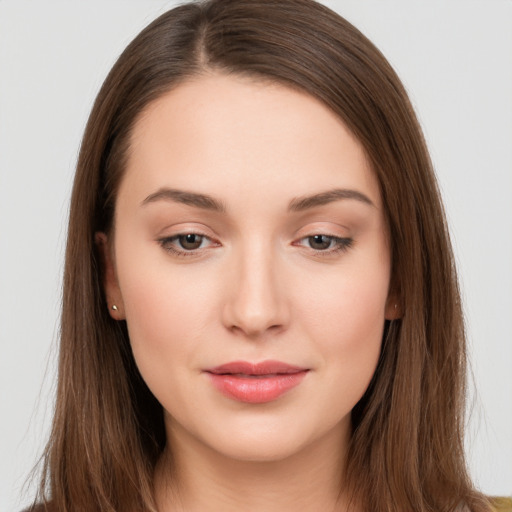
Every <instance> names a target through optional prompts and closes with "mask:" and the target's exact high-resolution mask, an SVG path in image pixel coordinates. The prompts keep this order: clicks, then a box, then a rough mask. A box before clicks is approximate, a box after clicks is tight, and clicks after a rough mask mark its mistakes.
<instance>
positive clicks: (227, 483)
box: [155, 429, 356, 512]
mask: <svg viewBox="0 0 512 512" xmlns="http://www.w3.org/2000/svg"><path fill="white" fill-rule="evenodd" d="M336 434H337V435H338V436H339V434H340V432H339V431H336V432H334V433H330V434H329V435H327V436H326V437H325V438H322V439H319V440H317V441H315V443H314V444H312V445H309V446H307V447H305V448H304V449H302V450H301V451H300V452H298V453H294V454H293V455H290V456H289V457H286V458H284V459H281V460H271V461H247V460H236V459H233V458H230V457H225V456H223V455H222V454H219V453H218V452H216V451H214V450H213V449H211V448H210V447H208V446H206V445H204V444H203V443H201V441H199V440H197V439H195V438H192V437H189V436H188V434H186V433H184V432H182V431H180V430H179V429H176V430H175V431H173V435H172V437H171V442H169V443H168V444H169V445H170V446H171V449H170V450H168V451H166V453H165V454H164V455H163V456H162V458H161V460H160V461H159V464H158V466H157V470H156V474H155V490H156V500H157V505H158V510H159V511H160V512H167V511H171V510H172V511H179V512H196V511H197V512H199V511H201V512H206V511H218V510H222V511H223V512H234V511H237V512H238V511H240V510H250V511H251V512H263V511H264V512H277V511H279V512H283V511H288V510H300V511H301V512H310V511H311V512H313V511H314V512H318V510H325V511H333V512H334V511H336V512H346V511H347V512H348V511H349V510H350V512H355V511H356V508H353V507H351V508H350V509H349V507H348V499H347V496H346V495H345V493H344V492H343V490H342V489H343V487H342V484H343V473H344V472H343V468H344V465H345V449H344V448H345V447H346V446H347V444H348V432H345V441H346V442H343V440H340V439H339V437H338V438H337V439H329V438H328V437H330V436H333V435H336ZM183 436H187V437H189V438H188V439H186V440H185V439H183ZM178 438H179V442H177V441H178ZM340 441H341V442H340ZM333 446H336V447H338V449H335V450H333ZM171 452H172V454H171Z"/></svg>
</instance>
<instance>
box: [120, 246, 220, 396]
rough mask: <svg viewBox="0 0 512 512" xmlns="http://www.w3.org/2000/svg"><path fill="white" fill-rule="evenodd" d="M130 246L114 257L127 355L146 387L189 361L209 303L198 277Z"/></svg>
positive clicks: (204, 284) (176, 372)
mask: <svg viewBox="0 0 512 512" xmlns="http://www.w3.org/2000/svg"><path fill="white" fill-rule="evenodd" d="M132 249H133V250H132V251H131V252H130V249H129V248H128V250H125V251H124V252H123V253H121V251H119V254H120V255H122V254H130V258H124V259H123V257H122V256H121V258H119V260H118V276H119V281H120V283H121V293H122V296H123V304H124V310H125V314H126V321H127V326H128V331H129V336H130V343H131V346H132V350H133V354H134V357H135V360H136V362H137V366H138V367H139V370H140V372H141V374H142V375H143V377H144V378H145V380H146V382H147V383H148V385H150V387H151V381H155V382H157V381H158V380H163V381H166V380H168V379H169V378H171V375H179V372H180V371H181V369H183V368H186V367H190V365H191V364H193V361H194V360H195V359H194V358H195V356H196V354H197V352H198V350H199V346H200V340H201V339H202V338H204V332H205V330H206V325H207V323H208V319H209V318H210V317H211V315H212V313H213V310H214V308H215V303H214V296H213V295H212V294H211V293H210V290H211V289H212V286H211V283H209V282H208V281H207V280H205V279H204V276H201V275H198V274H197V273H196V274H195V275H194V276H189V274H190V273H187V271H186V270H185V269H184V268H181V267H180V266H179V265H174V266H173V265H169V262H168V261H166V255H164V257H163V258H162V261H160V260H159V258H155V257H154V256H153V257H152V258H150V257H148V256H147V255H146V254H144V251H140V252H137V251H136V249H135V248H132ZM134 268H136V269H137V271H136V272H134V271H133V269H134Z"/></svg>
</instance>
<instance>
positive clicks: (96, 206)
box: [41, 0, 489, 512]
mask: <svg viewBox="0 0 512 512" xmlns="http://www.w3.org/2000/svg"><path fill="white" fill-rule="evenodd" d="M212 71H216V72H220V73H226V74H235V75H240V74H242V75H247V76H250V77H255V78H258V79H264V80H269V81H273V82H277V83H280V84H284V85H286V86H289V87H292V88H295V89H298V90H301V91H305V92H306V93H308V94H310V95H312V96H314V97H316V98H318V99H319V100H320V101H322V102H323V103H324V104H325V105H327V106H328V107H329V108H330V109H332V111H333V112H334V113H335V114H336V115H337V116H339V118H340V119H342V120H343V122H344V123H345V124H346V126H347V127H348V128H349V129H350V130H351V131H352V133H353V134H354V135H355V136H356V137H357V139H358V140H359V141H360V142H361V144H362V145H363V146H364V148H365V150H366V153H367V156H368V158H369V160H370V161H371V164H372V167H373V171H374V172H375V175H376V176H377V178H378V181H379V184H380V190H381V194H382V200H383V204H384V208H385V215H386V218H387V222H388V225H389V232H390V241H391V257H392V281H391V282H392V287H393V290H394V292H396V293H397V296H398V297H399V304H400V309H401V311H402V312H403V317H402V318H401V319H400V320H397V321H392V322H390V323H388V324H387V325H386V328H385V336H384V339H383V344H382V352H381V357H380V361H379V364H378V368H377V371H376V373H375V375H374V378H373V380H372V382H371V384H370V386H369V388H368V390H367V392H366V393H365V395H364V397H363V398H362V399H361V401H360V402H359V403H358V404H357V406H356V407H355V409H354V410H353V413H352V420H353V433H352V437H351V441H350V446H349V452H348V461H347V464H348V466H347V472H346V475H347V478H348V482H347V485H348V486H349V489H350V490H351V491H352V493H353V496H354V498H355V499H357V500H358V501H359V500H360V501H361V503H363V505H364V506H365V510H369V511H370V510H371V511H372V512H380V511H382V512H389V511H404V510H414V511H416V512H427V511H451V510H455V509H457V508H458V507H459V506H467V507H468V509H469V510H472V511H473V512H480V511H484V510H489V508H488V502H487V500H486V499H485V498H484V497H483V496H481V495H480V494H478V493H477V492H475V491H474V489H473V487H472V485H471V483H470V479H469V477H468V474H467V470H466V465H465V460H464V446H463V425H464V421H465V418H464V400H465V378H466V349H465V339H464V325H463V317H462V312H461V304H460V298H459V289H458V284H457V277H456V272H455V268H454V263H453V256H452V250H451V245H450V241H449V236H448V231H447V227H446V222H445V216H444V212H443V207H442V204H441V200H440V195H439V190H438V187H437V184H436V180H435V176H434V173H433V171H432V165H431V162H430V158H429V155H428V152H427V149H426V146H425V142H424V139H423V136H422V133H421V129H420V127H419V125H418V122H417V120H416V117H415V114H414V112H413V109H412V107H411V104H410V102H409V99H408V97H407V94H406V92H405V90H404V88H403V86H402V84H401V82H400V80H399V79H398V77H397V76H396V74H395V72H394V71H393V69H392V68H391V66H390V65H389V64H388V62H387V61H386V59H385V58H384V57H383V55H382V54H381V53H380V52H379V50H377V49H376V48H375V46H374V45H373V44H372V43H371V42H370V41H369V40H368V39H367V38H366V37H365V36H364V35H362V34H361V33H360V32H359V31H358V30H357V29H356V28H354V27H353V26H352V25H351V24H350V23H348V22H347V21H346V20H344V19H343V18H341V17H340V16H338V15H337V14H335V13H334V12H332V11H331V10H329V9H328V8H326V7H324V6H322V5H320V4H318V3H315V2H314V1H312V0H209V1H205V2H196V3H189V4H185V5H182V6H179V7H177V8H175V9H172V10H171V11H169V12H167V13H165V14H163V15H162V16H160V17H159V18H158V19H156V20H155V21H154V22H152V23H151V24H150V25H149V26H148V27H147V28H146V29H144V30H143V31H142V32H141V33H140V34H139V35H138V36H137V37H136V38H135V40H134V41H133V42H132V43H131V44H130V45H129V46H128V47H127V48H126V50H125V51H124V52H123V54H122V55H121V56H120V58H119V59H118V61H117V62H116V64H115V65H114V67H113V69H112V70H111V72H110V74H109V75H108V77H107V78H106V80H105V82H104V84H103V87H102V88H101V91H100V92H99V94H98V97H97V99H96V102H95V104H94V107H93V109H92V112H91V115H90V118H89V121H88V124H87V128H86V131H85V134H84V138H83V141H82V145H81V150H80V155H79V160H78V165H77V170H76V177H75V182H74V188H73V194H72V199H71V210H70V219H69V229H68V242H67V249H66V263H65V274H64V292H63V311H62V325H61V333H60V359H59V375H58V389H57V401H56V409H55V417H54V422H53V428H52V432H51V438H50V440H49V443H48V445H47V448H46V452H45V456H44V461H43V462H44V466H43V477H42V483H41V492H42V493H43V496H44V494H45V491H47V495H46V497H45V500H46V501H45V502H47V503H50V502H51V507H55V510H57V511H59V512H93V511H94V512H98V511H102V512H113V511H118V512H120V511H122V512H126V511H132V510H144V511H155V504H154V499H153V488H152V479H153V472H154V468H155V464H156V462H157V460H158V458H159V456H160V454H161V453H162V451H163V449H164V446H165V442H166V440H165V431H164V426H163V414H162V408H161V406H160V404H159V403H158V402H157V401H156V399H155V398H154V396H153V395H152V394H151V392H150V391H149V390H148V388H147V387H146V385H145V383H144V381H143V380H142V378H141V376H140V374H139V372H138V370H137V367H136V365H135V362H134V359H133V356H132V353H131V349H130V344H129V339H128V335H127V330H126V326H125V324H124V323H122V322H121V323H119V322H115V321H114V320H112V319H111V318H110V316H109V314H108V311H107V310H108V308H107V304H106V301H105V296H104V293H103V286H102V279H103V277H102V275H101V261H100V256H99V254H98V252H97V249H96V247H95V242H94V234H95V232H97V231H105V232H107V233H108V232H109V231H110V230H111V229H112V224H113V211H114V205H115V200H116V194H117V191H118V188H119V184H120V181H121V178H122V175H123V171H124V168H125V163H126V158H127V150H128V148H129V144H130V134H131V130H132V129H133V126H134V123H135V122H136V120H137V119H138V116H139V115H140V113H141V112H142V110H143V109H144V108H146V107H147V106H148V104H149V103H151V102H152V101H154V100H155V99H156V98H158V97H160V96H161V95H162V94H164V93H165V92H167V91H169V90H171V89H173V88H175V87H177V86H178V85H179V84H180V83H182V82H184V81H186V80H187V79H189V78H191V77H195V76H199V75H201V74H203V73H205V72H212ZM340 485H341V483H340ZM49 510H50V508H49ZM52 510H53V508H52Z"/></svg>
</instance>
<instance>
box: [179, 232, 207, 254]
mask: <svg viewBox="0 0 512 512" xmlns="http://www.w3.org/2000/svg"><path fill="white" fill-rule="evenodd" d="M204 239H205V237H204V236H203V235H197V234H196V233H187V234H186V235H178V236H177V242H178V243H179V244H180V247H182V248H183V249H185V250H187V251H193V250H194V249H199V247H201V245H202V244H203V241H204Z"/></svg>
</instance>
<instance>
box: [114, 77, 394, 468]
mask: <svg viewBox="0 0 512 512" xmlns="http://www.w3.org/2000/svg"><path fill="white" fill-rule="evenodd" d="M113 233H114V234H113V236H114V240H113V242H114V243H113V244H112V251H111V253H108V254H107V273H106V275H107V279H106V291H107V298H108V300H109V302H110V304H112V303H114V304H116V306H117V308H118V309H117V311H111V314H112V316H113V317H114V318H116V319H126V322H127V325H128V331H129V335H130V341H131V345H132V348H133V354H134V357H135V360H136V362H137V365H138V368H139V370H140V372H141V374H142V376H143V378H144V379H145V381H146V383H147V385H148V386H149V388H150V389H151V391H152V392H153V393H154V395H155V396H156V398H157V399H158V400H159V402H160V403H161V404H162V406H163V409H164V415H165V422H166V429H167V434H168V437H169V440H170V444H171V446H172V445H173V444H178V445H180V443H185V444H186V443H199V444H200V445H201V446H203V447H207V448H208V449H211V450H213V452H214V453H218V454H222V455H224V456H228V457H232V458H235V459H243V460H277V459H282V458H284V457H286V456H288V455H291V454H294V453H297V452H299V451H300V450H303V449H305V448H307V447H309V446H312V445H313V444H314V443H318V442H320V441H322V442H324V441H325V442H327V443H338V444H339V442H340V439H347V436H348V435H349V431H350V412H351V410H352V408H353V407H354V405H355V404H356V403H357V402H358V400H359V399H360V398H361V396H362V395H363V393H364V392H365V390H366V388H367V386H368V384H369V382H370V379H371V377H372V375H373V373H374V371H375V367H376V364H377V360H378V357H379V352H380V348H381V340H382V335H383V327H384V320H385V318H391V317H392V316H393V311H394V309H393V308H394V303H393V301H392V299H391V298H388V290H389V282H390V253H389V244H388V240H387V230H386V224H385V220H384V215H383V209H382V203H381V198H380V193H379V187H378V183H377V180H376V178H375V176H374V174H373V172H372V170H371V168H370V166H369V164H368V161H367V159H366V158H365V154H364V152H363V149H362V147H361V145H360V144H359V142H358V141H357V140H356V139H355V138H354V137H353V136H352V135H351V134H350V132H349V131H348V130H347V129H346V127H345V126H344V124H343V123H342V122H341V121H340V120H339V118H338V117H337V116H335V115H334V114H333V113H332V112H331V111H330V110H329V109H327V108H326V107H325V106H324V105H323V104H321V103H320V102H319V101H317V100H316V99H314V98H312V97H311V96H308V95H306V94H304V93H300V92H296V91H294V90H292V89H289V88H286V87H284V86H281V85H269V84H268V83H261V82H256V81H251V80H249V79H247V78H240V77H233V76H229V77H227V76H223V75H208V76H203V77H198V78H196V79H195V80H192V81H189V82H187V83H184V84H182V85H180V86H178V87H177V88H176V89H174V90H173V91H171V92H169V93H167V94H165V95H164V96H163V97H161V98H160V99H158V100H157V101H155V102H153V103H152V104H151V105H150V106H149V108H147V110H146V111H145V112H144V114H143V115H141V116H140V118H139V120H138V122H137V123H136V125H135V128H134V132H133V135H132V141H131V148H130V152H129V159H128V164H127V168H126V173H125V175H124V177H123V180H122V183H121V185H120V189H119V195H118V198H117V203H116V211H115V230H114V231H113Z"/></svg>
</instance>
